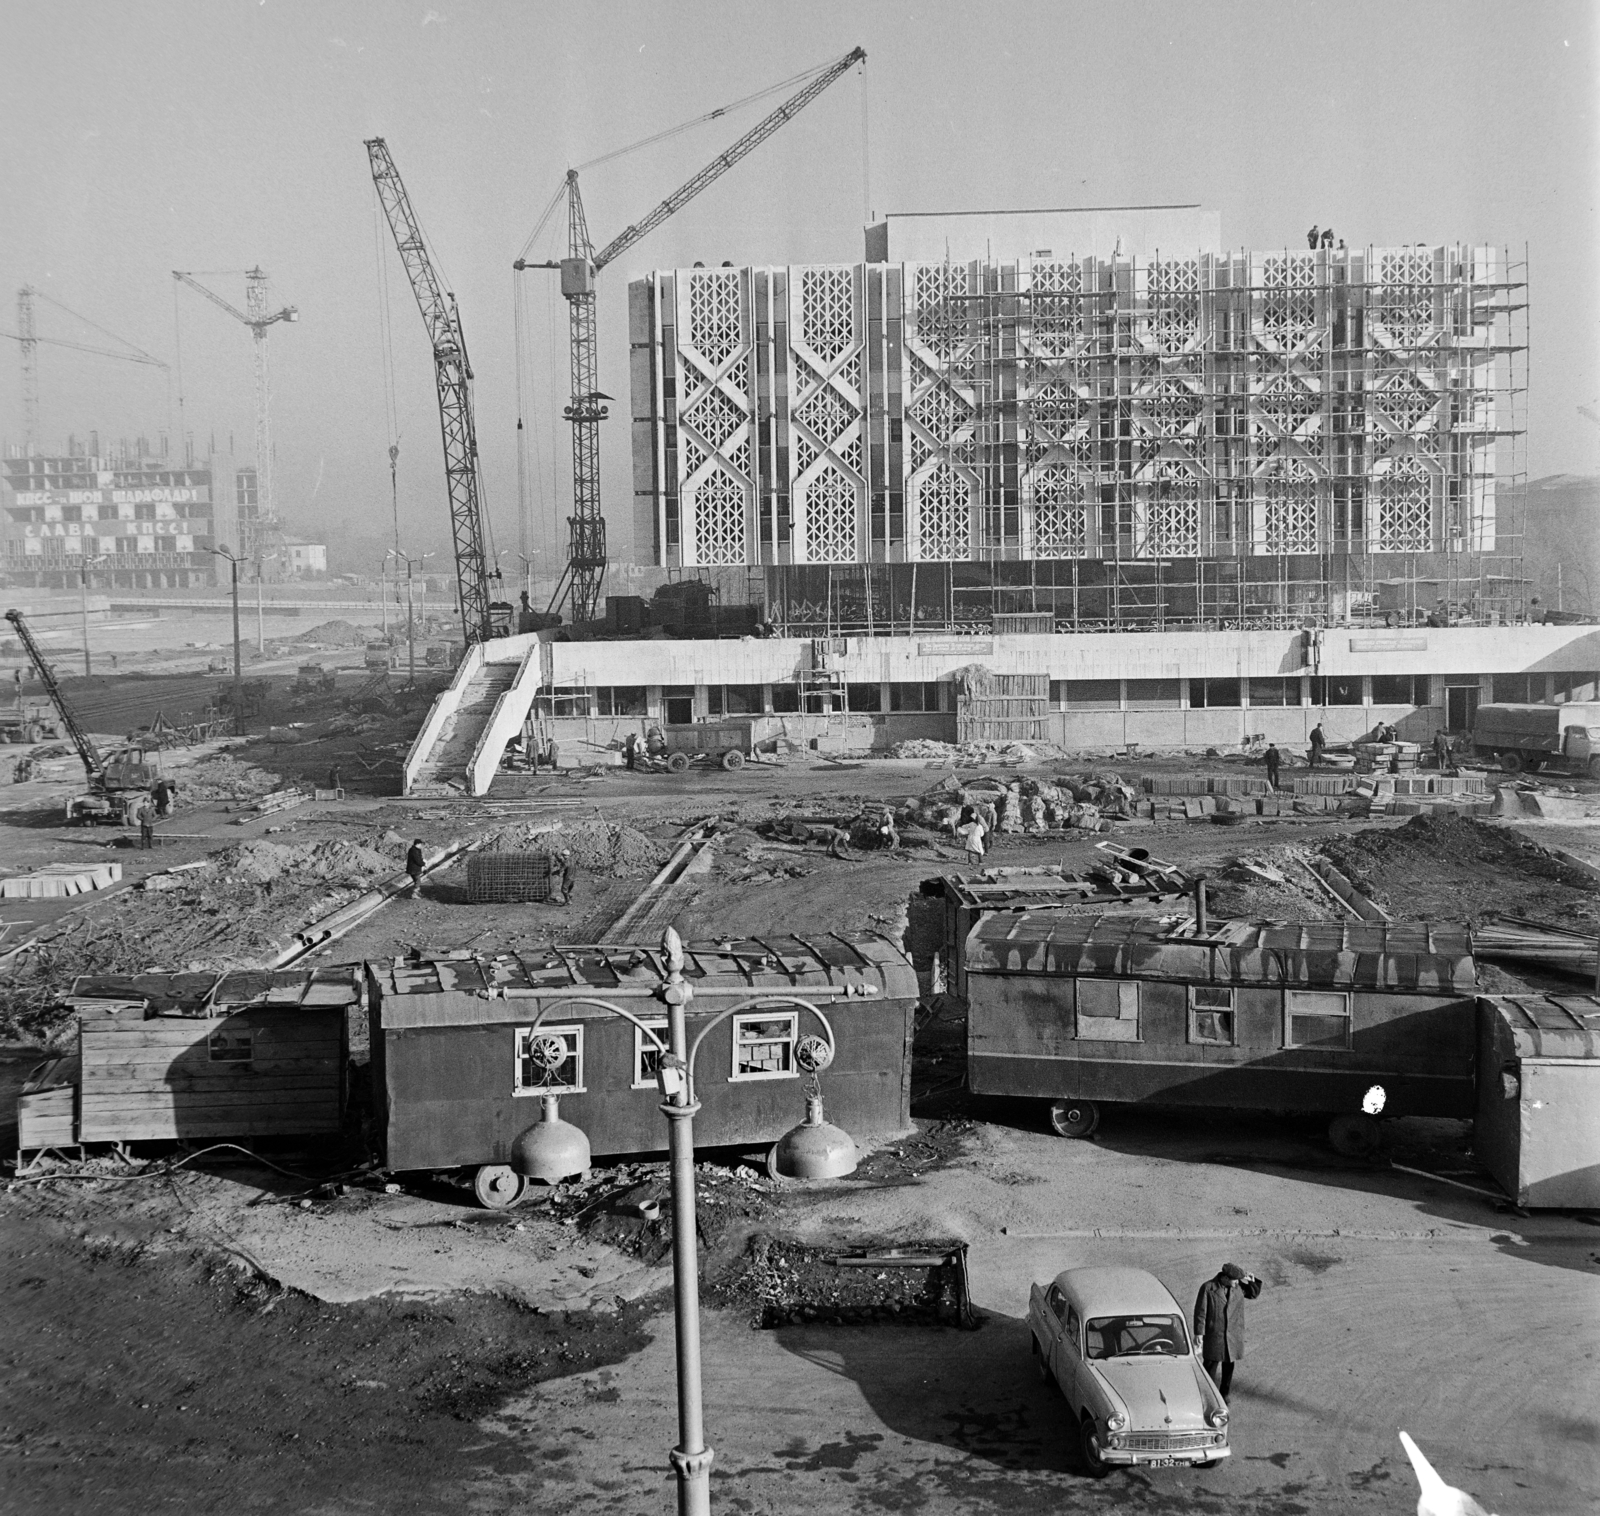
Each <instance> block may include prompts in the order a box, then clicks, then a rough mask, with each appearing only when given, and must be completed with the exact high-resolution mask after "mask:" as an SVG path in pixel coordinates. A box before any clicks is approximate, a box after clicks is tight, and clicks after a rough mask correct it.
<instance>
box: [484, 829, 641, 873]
mask: <svg viewBox="0 0 1600 1516" xmlns="http://www.w3.org/2000/svg"><path fill="white" fill-rule="evenodd" d="M491 845H492V846H493V848H494V849H495V850H496V851H510V852H517V851H523V850H527V849H532V850H534V851H537V852H551V853H557V852H565V853H570V854H571V855H572V861H573V862H574V863H576V864H577V865H578V867H579V868H581V869H583V870H585V871H586V872H588V873H591V874H611V875H613V876H615V877H617V878H620V879H626V878H631V877H633V876H635V875H640V874H653V873H655V872H656V870H658V869H659V868H660V867H661V865H662V864H664V863H665V862H666V861H667V859H668V858H669V857H670V856H671V853H672V850H671V849H670V848H669V847H667V846H666V845H665V844H664V843H660V842H657V841H656V839H655V838H653V837H651V836H648V835H647V834H646V833H644V832H641V831H640V830H639V829H638V828H637V827H631V826H624V825H616V824H613V823H612V822H609V821H601V820H599V819H598V818H596V819H594V820H592V821H563V822H562V823H561V824H560V825H559V826H546V825H536V826H514V827H507V828H506V829H505V830H503V831H501V832H499V833H498V834H496V836H495V838H494V841H493V843H492V844H491Z"/></svg>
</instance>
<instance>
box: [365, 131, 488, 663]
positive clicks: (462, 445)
mask: <svg viewBox="0 0 1600 1516" xmlns="http://www.w3.org/2000/svg"><path fill="white" fill-rule="evenodd" d="M366 148H367V159H368V162H369V164H370V166H371V169H372V182H373V183H374V184H375V185H376V186H377V189H378V199H379V200H380V201H381V202H382V203H383V209H384V214H385V215H387V216H388V218H389V230H390V231H391V232H393V233H394V241H395V246H396V247H397V248H398V249H399V251H400V261H401V262H402V263H404V264H405V266H406V275H407V277H408V278H409V279H410V280H411V291H412V293H413V294H414V295H415V296H416V297H417V305H418V307H419V308H420V309H421V311H422V320H423V322H424V324H425V325H426V326H427V328H428V340H429V342H431V343H432V344H433V373H434V380H435V382H436V384H437V386H438V391H439V426H440V430H441V431H442V433H443V435H444V473H445V485H446V488H447V490H448V491H449V496H450V531H451V535H452V537H453V538H454V542H455V553H456V585H457V590H458V593H459V595H460V600H461V627H462V631H463V633H464V635H465V637H466V642H467V646H468V647H471V646H472V644H473V643H474V642H481V641H483V640H484V639H485V638H487V637H490V636H492V635H494V628H493V627H492V626H491V614H492V613H491V608H490V605H491V603H490V600H489V558H488V554H487V551H486V548H485V542H484V516H483V502H482V492H481V490H480V488H479V484H478V434H477V429H476V426H475V424H474V422H473V419H472V363H471V360H470V359H469V358H468V357H467V343H466V338H465V337H463V336H462V334H461V314H460V312H459V311H458V310H457V309H456V297H455V296H454V295H453V294H452V293H450V292H449V291H448V290H446V289H445V288H444V287H443V285H441V284H440V282H439V276H438V274H437V273H436V272H435V270H434V266H433V260H432V259H431V258H430V257H429V256H428V248H427V244H426V242H425V241H424V240H423V236H422V228H421V226H419V225H418V223H417V218H416V215H415V214H414V213H413V211H412V209H411V197H410V196H409V195H407V194H406V187H405V185H404V184H403V183H402V182H401V180H400V171H399V170H398V169H397V168H396V167H395V166H394V159H393V158H391V157H390V156H389V148H388V144H387V143H385V141H384V140H383V138H382V137H373V138H372V139H371V140H370V141H369V142H368V143H367V144H366Z"/></svg>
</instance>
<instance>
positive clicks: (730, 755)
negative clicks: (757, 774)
mask: <svg viewBox="0 0 1600 1516" xmlns="http://www.w3.org/2000/svg"><path fill="white" fill-rule="evenodd" d="M722 766H723V768H725V769H726V770H727V771H728V772H729V773H730V774H731V773H732V772H733V771H734V770H735V769H742V768H743V767H744V754H743V753H741V752H740V751H739V749H738V748H736V747H730V748H729V749H728V751H727V752H725V753H724V754H723V755H722Z"/></svg>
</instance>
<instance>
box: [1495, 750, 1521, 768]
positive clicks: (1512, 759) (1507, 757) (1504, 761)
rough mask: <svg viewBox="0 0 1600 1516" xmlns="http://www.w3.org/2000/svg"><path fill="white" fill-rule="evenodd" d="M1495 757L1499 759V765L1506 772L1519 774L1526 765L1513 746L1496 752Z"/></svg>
mask: <svg viewBox="0 0 1600 1516" xmlns="http://www.w3.org/2000/svg"><path fill="white" fill-rule="evenodd" d="M1495 757H1496V758H1498V759H1499V760H1500V767H1501V768H1503V769H1504V770H1505V771H1506V772H1507V773H1508V774H1520V773H1521V772H1522V771H1523V769H1524V768H1526V767H1527V765H1526V764H1525V763H1524V762H1523V758H1522V754H1521V753H1519V752H1518V751H1517V750H1516V749H1515V748H1508V749H1507V750H1506V751H1505V752H1503V753H1496V754H1495Z"/></svg>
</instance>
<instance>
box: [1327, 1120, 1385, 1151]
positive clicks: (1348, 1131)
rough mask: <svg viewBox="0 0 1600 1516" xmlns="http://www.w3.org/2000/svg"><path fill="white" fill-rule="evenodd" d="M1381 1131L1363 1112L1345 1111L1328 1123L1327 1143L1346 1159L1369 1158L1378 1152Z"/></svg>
mask: <svg viewBox="0 0 1600 1516" xmlns="http://www.w3.org/2000/svg"><path fill="white" fill-rule="evenodd" d="M1382 1136H1383V1133H1382V1130H1381V1128H1380V1127H1379V1126H1378V1123H1377V1122H1376V1121H1374V1120H1373V1119H1372V1117H1371V1116H1368V1115H1366V1114H1365V1113H1364V1112H1358V1111H1347V1112H1345V1113H1344V1114H1343V1115H1341V1116H1335V1117H1334V1118H1333V1120H1332V1121H1330V1122H1329V1123H1328V1141H1329V1142H1331V1143H1332V1144H1333V1149H1334V1151H1335V1152H1336V1153H1343V1154H1344V1156H1345V1157H1346V1158H1369V1157H1371V1156H1372V1154H1374V1153H1376V1152H1377V1151H1378V1144H1379V1142H1380V1141H1381V1140H1382Z"/></svg>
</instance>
